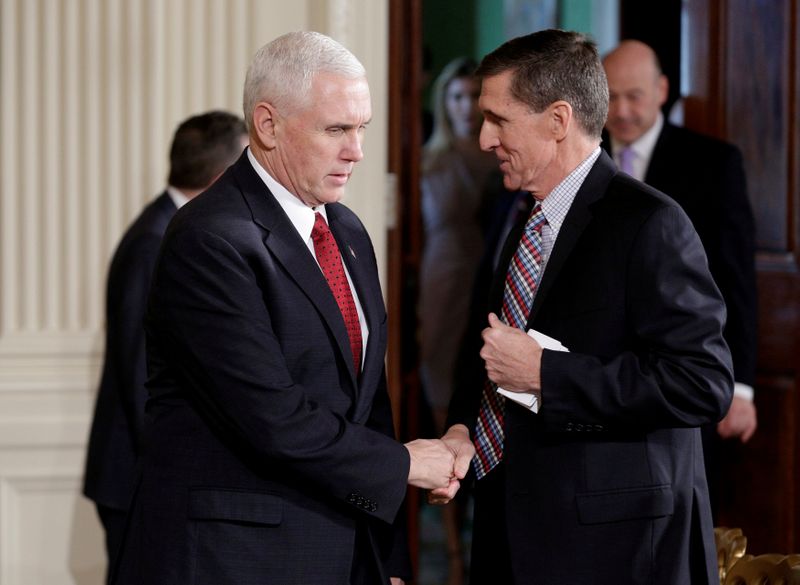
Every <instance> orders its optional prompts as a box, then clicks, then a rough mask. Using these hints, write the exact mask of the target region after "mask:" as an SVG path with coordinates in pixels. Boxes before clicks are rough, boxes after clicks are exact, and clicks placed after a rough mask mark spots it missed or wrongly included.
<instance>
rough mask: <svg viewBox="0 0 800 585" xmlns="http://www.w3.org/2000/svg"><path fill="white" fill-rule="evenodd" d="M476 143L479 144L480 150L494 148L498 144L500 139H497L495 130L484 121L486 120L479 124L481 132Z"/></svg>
mask: <svg viewBox="0 0 800 585" xmlns="http://www.w3.org/2000/svg"><path fill="white" fill-rule="evenodd" d="M478 143H479V144H480V145H481V150H485V151H487V152H489V151H491V150H494V149H495V148H497V146H498V145H499V144H500V141H499V140H498V139H497V132H495V130H494V127H493V126H492V125H491V124H489V123H488V122H486V120H484V121H483V123H482V124H481V133H480V136H479V137H478Z"/></svg>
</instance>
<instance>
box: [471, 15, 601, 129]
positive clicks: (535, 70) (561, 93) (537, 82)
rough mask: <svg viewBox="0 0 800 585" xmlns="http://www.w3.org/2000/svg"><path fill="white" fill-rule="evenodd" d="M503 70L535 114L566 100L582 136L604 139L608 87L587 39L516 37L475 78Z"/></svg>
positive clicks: (550, 33)
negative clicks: (508, 72)
mask: <svg viewBox="0 0 800 585" xmlns="http://www.w3.org/2000/svg"><path fill="white" fill-rule="evenodd" d="M505 71H512V72H513V76H512V81H511V94H512V95H513V96H514V97H515V98H516V99H517V100H519V101H521V102H522V103H524V104H527V105H528V107H529V108H530V109H531V110H532V111H533V112H537V113H539V112H543V111H544V110H545V109H547V107H548V106H549V105H550V104H552V103H553V102H556V101H558V100H564V101H566V102H567V103H569V104H570V105H571V106H572V110H573V112H574V113H575V119H576V120H577V122H578V124H579V125H580V126H581V127H582V128H583V130H584V132H586V134H588V135H589V136H591V137H593V138H599V137H600V133H601V132H602V130H603V126H604V125H605V123H606V117H607V115H608V82H607V81H606V73H605V70H604V69H603V65H602V63H601V62H600V57H599V56H598V54H597V46H596V45H595V44H594V42H593V41H592V40H591V39H590V38H589V37H588V36H586V35H584V34H581V33H577V32H572V31H563V30H555V29H550V30H542V31H539V32H535V33H533V34H530V35H526V36H523V37H517V38H516V39H512V40H510V41H508V42H506V43H504V44H503V45H501V46H500V47H498V48H497V49H495V50H494V51H492V52H491V53H490V54H488V55H486V57H484V58H483V61H482V62H481V64H480V66H479V67H478V71H477V75H478V76H479V77H492V76H494V75H498V74H500V73H503V72H505Z"/></svg>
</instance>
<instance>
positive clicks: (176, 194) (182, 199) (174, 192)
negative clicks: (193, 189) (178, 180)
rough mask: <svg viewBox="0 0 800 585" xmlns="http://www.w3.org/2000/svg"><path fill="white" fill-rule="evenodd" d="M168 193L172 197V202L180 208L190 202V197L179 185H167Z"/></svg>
mask: <svg viewBox="0 0 800 585" xmlns="http://www.w3.org/2000/svg"><path fill="white" fill-rule="evenodd" d="M167 195H169V198H170V199H172V202H173V203H174V204H175V207H177V208H178V209H180V208H181V207H183V206H184V205H186V204H187V203H189V198H188V197H187V196H186V195H184V194H183V192H181V191H180V190H179V189H178V188H177V187H173V186H172V185H167Z"/></svg>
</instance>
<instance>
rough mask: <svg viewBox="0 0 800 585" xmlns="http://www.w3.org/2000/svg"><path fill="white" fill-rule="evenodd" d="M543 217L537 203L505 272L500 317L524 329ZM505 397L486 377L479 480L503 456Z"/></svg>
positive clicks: (538, 266) (478, 439)
mask: <svg viewBox="0 0 800 585" xmlns="http://www.w3.org/2000/svg"><path fill="white" fill-rule="evenodd" d="M545 223H547V219H546V218H545V216H544V212H543V211H542V207H541V204H539V203H538V202H537V203H536V205H535V206H534V208H533V210H532V211H531V215H530V217H529V218H528V221H527V222H526V223H525V231H524V233H523V235H522V239H521V240H520V243H519V246H518V247H517V251H516V252H515V253H514V258H513V259H512V260H511V265H510V266H509V268H508V272H507V273H506V283H505V289H504V291H503V307H502V310H501V311H500V320H501V321H503V323H505V324H506V325H510V326H511V327H517V328H518V329H523V330H524V329H525V325H526V324H527V322H528V315H529V314H530V312H531V305H532V304H533V297H534V294H535V293H536V286H537V285H538V283H539V277H540V275H541V272H542V226H543V225H544V224H545ZM504 411H505V398H504V397H503V396H501V395H500V394H498V393H497V384H495V383H494V382H492V381H491V380H489V379H488V378H487V380H486V382H485V384H484V387H483V393H482V396H481V406H480V410H479V412H478V423H477V425H476V427H475V458H474V459H473V460H472V461H473V465H474V466H475V475H476V477H477V479H481V478H482V477H483V476H485V475H486V474H487V473H489V472H490V471H491V470H492V469H494V467H495V466H496V465H497V464H498V463H500V460H501V459H502V458H503V440H504V438H505V432H504V429H503V416H504Z"/></svg>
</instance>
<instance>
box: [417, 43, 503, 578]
mask: <svg viewBox="0 0 800 585" xmlns="http://www.w3.org/2000/svg"><path fill="white" fill-rule="evenodd" d="M475 67H476V64H475V62H474V61H472V60H471V59H468V58H464V57H461V58H458V59H455V60H454V61H452V62H450V63H449V64H448V65H447V66H446V67H445V68H444V69H443V70H442V72H441V74H440V75H439V77H438V78H437V79H436V81H435V83H434V88H433V92H434V93H433V100H434V126H433V132H432V134H431V137H430V139H429V140H428V142H427V143H426V144H425V147H424V150H423V160H422V184H421V192H422V221H423V226H424V236H425V245H424V248H423V252H422V263H421V267H420V305H419V317H420V321H419V322H420V335H421V360H420V376H421V379H422V387H423V391H424V392H425V396H426V398H427V400H428V403H429V404H430V406H431V412H432V416H433V420H434V424H435V426H436V432H437V436H439V435H441V433H442V432H444V424H445V418H446V416H447V406H448V403H449V402H450V396H451V395H452V393H453V385H452V382H453V373H454V369H455V363H456V357H457V355H458V351H459V348H460V346H461V342H462V339H463V336H464V332H465V328H466V324H467V321H468V319H469V308H470V301H471V296H472V290H473V280H474V278H475V272H476V268H477V266H478V263H479V262H480V259H481V256H482V254H483V246H484V230H483V226H482V222H481V215H482V212H483V211H484V210H485V208H486V205H487V203H488V200H489V199H490V198H491V194H490V193H491V191H492V187H493V186H494V188H495V190H496V188H497V187H496V186H495V185H497V184H499V182H500V175H499V174H498V173H497V161H496V159H495V156H494V154H492V153H487V152H483V151H481V149H480V145H479V143H478V134H479V132H480V128H481V123H482V122H483V118H482V116H481V113H480V110H479V109H478V97H479V96H480V81H479V80H478V79H477V78H476V77H475V76H474V71H475ZM492 179H494V180H492ZM460 516H461V515H460V514H459V513H458V511H457V510H456V507H455V506H454V505H453V504H451V505H448V506H446V507H445V508H444V510H443V521H444V526H445V531H446V534H447V547H448V569H449V575H448V579H449V581H448V583H449V584H450V585H456V584H460V583H463V578H464V575H463V573H464V561H463V555H462V550H461V548H462V547H461V538H460V530H459V524H460V522H459V518H460Z"/></svg>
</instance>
